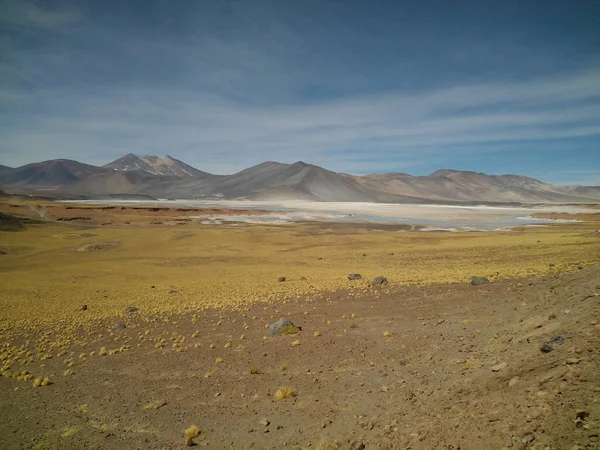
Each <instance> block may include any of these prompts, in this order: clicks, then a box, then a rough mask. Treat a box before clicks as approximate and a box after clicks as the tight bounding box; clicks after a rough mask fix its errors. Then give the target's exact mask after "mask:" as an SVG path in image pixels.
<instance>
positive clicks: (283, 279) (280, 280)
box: [277, 277, 285, 283]
mask: <svg viewBox="0 0 600 450" xmlns="http://www.w3.org/2000/svg"><path fill="white" fill-rule="evenodd" d="M277 281H279V282H280V283H283V282H284V281H285V277H279V278H277Z"/></svg>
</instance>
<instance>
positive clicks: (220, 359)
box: [215, 356, 223, 363]
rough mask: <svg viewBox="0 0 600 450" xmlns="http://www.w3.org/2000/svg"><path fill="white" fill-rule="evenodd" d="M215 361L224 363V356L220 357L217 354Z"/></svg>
mask: <svg viewBox="0 0 600 450" xmlns="http://www.w3.org/2000/svg"><path fill="white" fill-rule="evenodd" d="M215 362H216V363H222V362H223V358H219V357H218V356H217V358H216V359H215Z"/></svg>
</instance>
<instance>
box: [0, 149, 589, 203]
mask: <svg viewBox="0 0 600 450" xmlns="http://www.w3.org/2000/svg"><path fill="white" fill-rule="evenodd" d="M0 186H2V187H3V189H5V190H7V191H9V192H10V191H12V192H31V191H36V192H37V191H43V192H44V195H46V196H55V197H71V198H95V197H97V198H101V197H105V196H107V195H108V196H114V195H118V196H124V195H125V196H127V195H129V196H139V195H145V196H151V197H154V198H171V199H249V200H314V201H336V202H346V201H356V202H388V203H419V202H434V203H448V202H450V203H472V202H481V203H497V202H499V203H552V202H573V203H598V202H599V201H600V186H555V185H552V184H549V183H544V182H542V181H539V180H536V179H533V178H529V177H525V176H520V175H487V174H484V173H477V172H470V171H459V170H449V169H444V170H438V171H436V172H433V173H431V174H430V175H426V176H412V175H409V174H406V173H385V174H371V175H363V176H357V175H350V174H345V173H336V172H332V171H330V170H327V169H324V168H322V167H319V166H315V165H312V164H307V163H304V162H302V161H298V162H296V163H293V164H283V163H279V162H273V161H267V162H264V163H261V164H258V165H256V166H253V167H250V168H248V169H245V170H242V171H241V172H237V173H234V174H232V175H214V174H210V173H207V172H203V171H201V170H198V169H196V168H194V167H192V166H190V165H188V164H186V163H184V162H182V161H179V160H177V159H175V158H173V157H171V156H169V155H166V156H164V157H157V156H152V155H147V156H136V155H134V154H131V153H130V154H128V155H125V156H123V157H122V158H119V159H117V160H116V161H113V162H111V163H109V164H106V165H105V166H102V167H99V166H94V165H90V164H84V163H81V162H78V161H72V160H67V159H55V160H49V161H43V162H39V163H32V164H27V165H25V166H21V167H17V168H11V167H7V166H3V165H0Z"/></svg>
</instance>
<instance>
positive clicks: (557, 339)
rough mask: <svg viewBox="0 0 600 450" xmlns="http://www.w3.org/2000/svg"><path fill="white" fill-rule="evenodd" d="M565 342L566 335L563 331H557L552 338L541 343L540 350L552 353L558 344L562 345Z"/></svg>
mask: <svg viewBox="0 0 600 450" xmlns="http://www.w3.org/2000/svg"><path fill="white" fill-rule="evenodd" d="M564 342H565V337H564V336H563V335H562V334H561V333H557V334H555V335H554V336H552V338H551V339H548V340H547V341H544V342H542V343H541V344H540V351H541V352H542V353H550V352H551V351H553V350H554V349H555V348H556V346H557V345H561V344H562V343H564Z"/></svg>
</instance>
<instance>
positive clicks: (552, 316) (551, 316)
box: [548, 314, 556, 320]
mask: <svg viewBox="0 0 600 450" xmlns="http://www.w3.org/2000/svg"><path fill="white" fill-rule="evenodd" d="M554 319H556V314H550V315H549V316H548V320H554Z"/></svg>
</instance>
